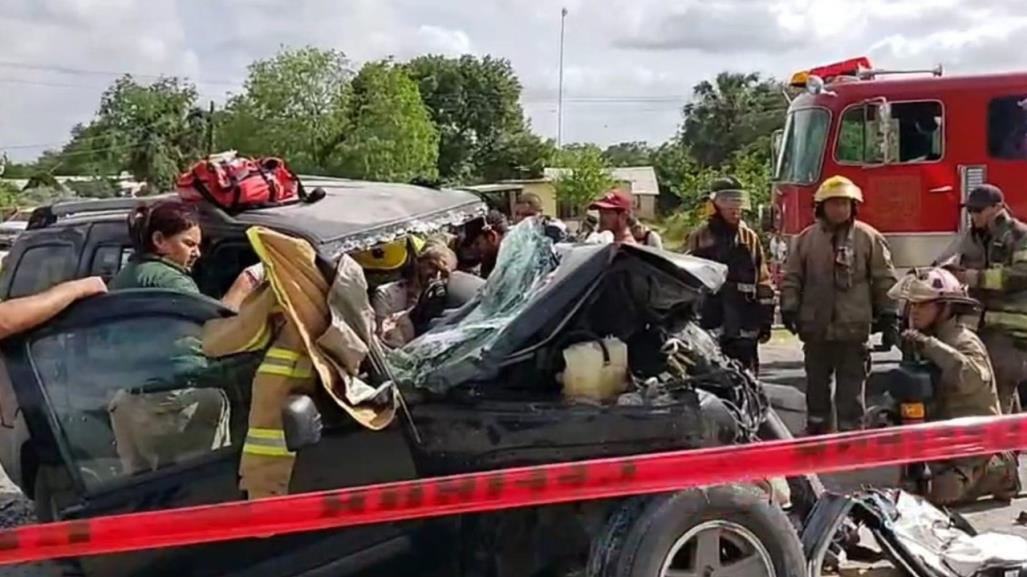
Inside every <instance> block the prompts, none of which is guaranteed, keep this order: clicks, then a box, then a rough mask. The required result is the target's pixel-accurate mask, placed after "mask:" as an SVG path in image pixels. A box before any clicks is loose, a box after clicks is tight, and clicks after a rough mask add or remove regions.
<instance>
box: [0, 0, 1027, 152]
mask: <svg viewBox="0 0 1027 577" xmlns="http://www.w3.org/2000/svg"><path fill="white" fill-rule="evenodd" d="M4 4H5V6H4V9H3V11H2V12H0V90H2V91H3V93H2V97H0V149H4V148H5V146H10V145H21V144H35V143H58V142H61V141H63V140H65V139H66V138H67V137H68V130H69V129H70V128H71V126H72V125H74V124H75V123H76V122H84V121H88V120H89V118H90V117H91V116H92V114H93V112H94V110H95V108H96V105H97V102H98V98H99V95H100V93H101V92H102V91H103V88H104V87H105V86H107V85H108V84H109V83H110V82H111V81H112V80H113V79H114V78H116V75H115V74H106V75H105V74H101V73H97V72H104V71H108V72H120V71H128V72H137V73H142V74H162V73H163V74H179V75H188V76H190V77H191V78H193V79H195V80H197V81H199V83H200V84H199V88H200V91H201V93H203V96H204V98H214V99H220V98H222V97H223V94H224V92H225V91H228V90H233V89H236V90H237V86H238V83H239V81H241V79H243V78H244V77H245V75H246V65H247V64H249V63H250V62H252V61H253V60H254V59H257V58H266V57H268V56H271V55H272V54H274V53H275V52H276V51H277V50H278V48H279V47H280V46H281V45H291V46H302V45H307V44H310V45H315V46H321V47H330V48H336V49H340V50H342V51H344V52H345V53H346V54H347V55H348V56H349V57H350V58H351V59H353V60H354V61H355V62H356V63H359V62H362V61H366V60H371V59H377V58H383V57H387V56H394V57H395V58H398V59H406V58H410V57H412V56H415V55H417V54H421V53H424V52H435V53H442V54H447V55H456V54H461V53H465V52H471V53H474V54H492V55H494V56H499V57H504V58H509V59H510V60H511V62H512V63H513V65H514V68H515V69H516V70H517V72H518V74H519V75H520V77H521V80H522V83H523V84H524V86H525V97H524V100H525V110H526V112H528V113H529V114H530V116H531V118H532V122H533V126H534V127H535V129H536V130H537V131H539V132H540V133H542V134H544V135H546V136H555V135H556V131H557V130H556V127H557V122H556V119H557V114H556V111H557V102H556V94H557V87H558V57H559V37H560V8H561V6H566V7H567V8H568V9H569V11H570V14H569V16H568V17H567V20H566V49H565V91H564V93H565V96H566V101H565V104H564V128H565V130H564V135H565V140H566V141H575V140H594V141H599V142H602V143H607V142H615V141H621V140H636V139H646V140H651V141H654V142H657V141H660V140H662V139H664V138H666V137H667V136H669V135H670V134H672V133H673V132H674V130H675V128H676V126H677V124H678V122H679V119H680V106H681V105H682V104H683V103H684V101H685V99H686V98H687V96H688V94H690V92H691V88H692V86H693V85H694V84H695V83H696V82H698V81H700V80H702V79H705V78H709V77H711V76H713V75H715V74H716V73H717V72H719V71H721V70H725V69H728V70H735V71H752V70H757V71H760V72H763V73H764V74H773V75H776V76H786V75H788V74H790V73H791V72H793V71H794V70H797V69H800V68H805V67H809V66H815V65H818V64H825V63H828V62H833V61H837V60H840V59H843V58H851V57H854V56H859V55H864V54H868V55H870V56H871V57H872V58H873V60H874V62H875V64H877V65H880V66H882V67H887V68H897V67H917V68H927V67H931V66H934V65H935V64H937V63H938V61H942V62H944V63H945V64H946V69H947V70H949V71H953V72H955V71H960V72H966V71H972V72H985V71H988V70H1009V69H1016V68H1019V69H1027V53H1025V52H1024V51H1023V50H1022V49H1021V45H1022V41H1021V38H1023V37H1025V33H1027V11H1025V10H1024V8H1023V7H1022V2H1021V1H1020V0H1017V1H1016V2H1014V0H974V1H973V2H969V1H968V0H905V1H904V2H895V1H892V0H602V1H600V0H565V1H564V2H560V3H554V2H552V1H551V0H473V1H472V0H437V1H436V2H424V1H423V0H5V1H4ZM5 63H6V64H5ZM11 63H23V64H29V65H43V66H44V67H53V66H57V67H64V68H65V69H67V70H65V71H63V72H62V71H56V70H44V69H38V68H33V67H24V66H23V67H13V66H10V64H11ZM82 71H92V72H90V73H85V72H82ZM39 152H41V149H31V148H18V149H11V150H10V153H11V154H12V156H15V157H17V158H29V157H32V156H35V155H37V154H38V153H39Z"/></svg>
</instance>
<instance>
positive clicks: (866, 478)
mask: <svg viewBox="0 0 1027 577" xmlns="http://www.w3.org/2000/svg"><path fill="white" fill-rule="evenodd" d="M761 359H762V360H761V374H760V378H761V379H762V380H764V381H765V382H766V383H767V384H768V391H769V393H770V396H771V398H772V401H773V403H774V405H775V406H776V407H777V408H778V411H779V413H780V414H781V416H782V417H783V419H784V420H785V422H786V424H788V426H789V428H790V429H791V430H792V432H793V434H797V435H798V434H801V432H802V428H803V427H804V425H805V401H804V398H803V393H802V391H803V390H804V389H805V374H804V371H803V368H802V352H801V349H800V346H799V343H798V342H797V341H795V340H794V339H792V338H789V337H787V336H785V335H780V334H779V335H776V336H775V338H774V340H773V341H771V343H769V344H768V345H765V346H764V347H763V348H762V349H761ZM897 360H898V358H897V356H896V355H895V354H888V355H875V357H874V362H875V364H874V370H875V373H877V374H878V375H879V374H880V372H881V371H882V370H887V368H888V367H889V366H891V365H894V363H895V362H897ZM874 382H875V380H874V377H871V383H870V388H871V389H872V388H873V385H874ZM1020 476H1021V478H1022V479H1023V480H1024V481H1025V486H1027V461H1025V460H1021V465H1020ZM823 480H824V484H825V485H826V486H827V488H828V490H831V491H835V492H840V493H844V492H849V491H854V490H858V489H860V488H861V487H863V486H878V487H887V486H894V485H895V484H896V483H897V480H898V469H897V468H895V467H890V468H879V469H869V470H863V471H856V472H852V473H845V474H837V475H827V476H825V477H824V478H823ZM960 512H961V513H963V514H964V515H965V516H966V518H967V519H968V520H969V521H970V522H971V523H972V524H973V525H974V527H975V528H976V529H977V530H978V531H979V532H988V531H997V532H1002V533H1009V534H1014V535H1020V536H1023V537H1025V538H1027V525H1022V524H1018V523H1017V522H1016V521H1017V518H1018V516H1019V515H1021V514H1024V515H1027V498H1024V497H1021V498H1020V499H1017V500H1015V501H1014V502H1013V503H1012V504H1009V505H1004V504H1000V503H996V502H993V501H981V502H980V503H977V504H975V505H973V506H971V507H964V508H962V509H960ZM32 521H34V515H33V512H32V505H31V503H30V502H29V501H28V500H27V499H26V498H25V497H24V496H23V495H22V494H21V492H20V491H19V490H18V488H17V487H15V486H14V485H12V484H11V483H10V481H9V480H8V479H7V476H6V475H3V474H2V471H0V527H2V528H7V527H16V526H18V525H22V524H26V523H31V522H32ZM56 575H59V572H58V571H57V570H56V569H55V568H54V567H53V566H50V565H48V564H39V565H22V566H12V567H0V577H54V576H56Z"/></svg>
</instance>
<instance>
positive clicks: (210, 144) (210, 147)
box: [207, 100, 214, 156]
mask: <svg viewBox="0 0 1027 577" xmlns="http://www.w3.org/2000/svg"><path fill="white" fill-rule="evenodd" d="M211 154H214V101H213V100H211V101H210V110H209V111H208V112H207V156H210V155H211Z"/></svg>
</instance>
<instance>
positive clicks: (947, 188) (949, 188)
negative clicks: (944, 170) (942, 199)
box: [927, 184, 952, 192]
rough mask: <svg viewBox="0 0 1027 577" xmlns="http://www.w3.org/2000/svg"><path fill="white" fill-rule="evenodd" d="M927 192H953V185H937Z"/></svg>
mask: <svg viewBox="0 0 1027 577" xmlns="http://www.w3.org/2000/svg"><path fill="white" fill-rule="evenodd" d="M927 192H952V185H951V184H949V185H945V186H936V187H934V188H931V189H928V190H927Z"/></svg>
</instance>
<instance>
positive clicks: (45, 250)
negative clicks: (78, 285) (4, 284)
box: [8, 244, 78, 298]
mask: <svg viewBox="0 0 1027 577" xmlns="http://www.w3.org/2000/svg"><path fill="white" fill-rule="evenodd" d="M77 265H78V253H77V251H76V250H75V247H73V246H71V245H69V244H43V245H38V246H33V247H31V248H28V249H27V250H25V252H24V253H22V255H21V259H20V260H19V261H18V263H17V267H18V268H17V269H16V270H15V272H14V281H13V282H12V283H11V292H10V294H9V295H8V298H17V297H23V296H27V295H31V294H35V293H38V292H41V291H45V290H46V289H48V288H50V287H52V286H54V285H57V284H60V283H62V282H64V281H67V280H71V279H72V278H74V277H75V269H76V268H77Z"/></svg>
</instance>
